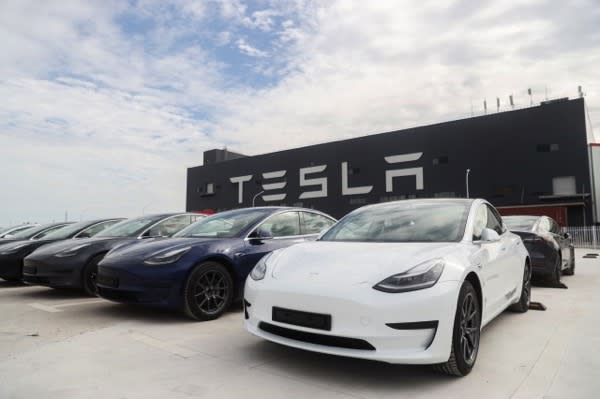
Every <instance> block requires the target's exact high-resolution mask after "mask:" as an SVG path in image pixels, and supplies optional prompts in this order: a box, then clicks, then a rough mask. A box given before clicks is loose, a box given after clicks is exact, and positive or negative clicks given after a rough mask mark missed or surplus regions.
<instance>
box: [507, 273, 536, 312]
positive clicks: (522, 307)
mask: <svg viewBox="0 0 600 399" xmlns="http://www.w3.org/2000/svg"><path fill="white" fill-rule="evenodd" d="M530 302H531V266H530V265H529V262H525V269H524V270H523V284H522V285H521V296H520V297H519V302H517V303H513V304H512V305H510V307H509V308H508V310H510V311H511V312H516V313H525V312H527V311H528V310H529V303H530Z"/></svg>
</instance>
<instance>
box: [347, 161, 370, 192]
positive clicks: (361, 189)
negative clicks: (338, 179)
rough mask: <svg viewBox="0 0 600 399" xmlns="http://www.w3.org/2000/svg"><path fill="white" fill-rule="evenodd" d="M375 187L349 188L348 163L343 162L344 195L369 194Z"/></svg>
mask: <svg viewBox="0 0 600 399" xmlns="http://www.w3.org/2000/svg"><path fill="white" fill-rule="evenodd" d="M371 190H373V186H361V187H348V162H342V195H357V194H368V193H370V192H371Z"/></svg>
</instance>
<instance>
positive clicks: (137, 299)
mask: <svg viewBox="0 0 600 399" xmlns="http://www.w3.org/2000/svg"><path fill="white" fill-rule="evenodd" d="M334 223H335V219H333V218H332V217H331V216H328V215H326V214H323V213H321V212H317V211H314V210H311V209H303V208H285V207H261V208H247V209H238V210H233V211H227V212H222V213H219V214H216V215H213V216H211V217H208V218H206V219H203V220H201V221H199V222H196V223H194V224H192V225H190V226H189V227H187V228H185V229H184V230H182V231H180V232H179V233H177V234H175V235H174V236H173V238H171V239H166V240H157V241H152V242H139V243H135V244H132V245H126V246H122V247H119V248H116V249H114V250H112V251H111V252H109V253H108V255H107V256H106V257H105V258H104V260H103V261H102V262H100V264H99V265H98V276H97V279H96V284H97V288H98V295H100V296H101V297H103V298H106V299H109V300H113V301H117V302H129V303H139V304H151V305H159V306H164V307H169V308H173V309H181V310H183V311H184V312H185V313H186V314H187V315H188V316H189V317H191V318H193V319H196V320H211V319H216V318H217V317H219V316H220V315H221V314H222V313H223V312H224V311H225V310H227V308H228V307H229V305H230V304H231V303H232V301H236V300H240V299H241V298H242V290H243V287H244V282H245V280H246V276H247V275H248V274H249V273H250V271H251V270H252V268H253V267H254V265H255V264H256V263H257V262H258V261H259V259H260V258H262V257H263V256H264V255H265V254H267V253H269V252H271V251H273V250H276V249H279V248H283V247H287V246H289V245H292V244H295V243H299V242H304V241H306V240H314V239H316V238H317V236H318V235H319V234H320V233H321V232H322V231H323V230H325V229H327V228H329V226H331V225H332V224H334Z"/></svg>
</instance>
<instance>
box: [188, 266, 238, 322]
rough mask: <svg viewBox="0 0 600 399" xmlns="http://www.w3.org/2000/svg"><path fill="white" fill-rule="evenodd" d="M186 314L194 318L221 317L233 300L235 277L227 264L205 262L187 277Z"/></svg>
mask: <svg viewBox="0 0 600 399" xmlns="http://www.w3.org/2000/svg"><path fill="white" fill-rule="evenodd" d="M183 295H184V311H185V314H186V315H187V316H189V317H191V318H192V319H194V320H213V319H216V318H218V317H220V316H221V315H222V314H223V313H225V311H226V310H227V309H228V308H229V305H231V301H232V300H233V279H232V278H231V275H230V274H229V271H228V270H227V269H226V268H225V266H223V265H221V264H220V263H217V262H205V263H202V264H201V265H199V266H197V267H196V268H195V269H194V270H193V271H192V273H191V274H190V276H189V277H188V279H187V282H186V284H185V291H184V294H183Z"/></svg>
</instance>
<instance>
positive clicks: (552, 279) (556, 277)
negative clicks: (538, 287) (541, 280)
mask: <svg viewBox="0 0 600 399" xmlns="http://www.w3.org/2000/svg"><path fill="white" fill-rule="evenodd" d="M561 274H562V257H561V255H560V252H559V253H558V255H557V256H556V264H555V265H554V269H552V273H551V274H550V275H549V276H548V282H549V283H550V284H552V285H553V286H556V285H559V284H560V276H561Z"/></svg>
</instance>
